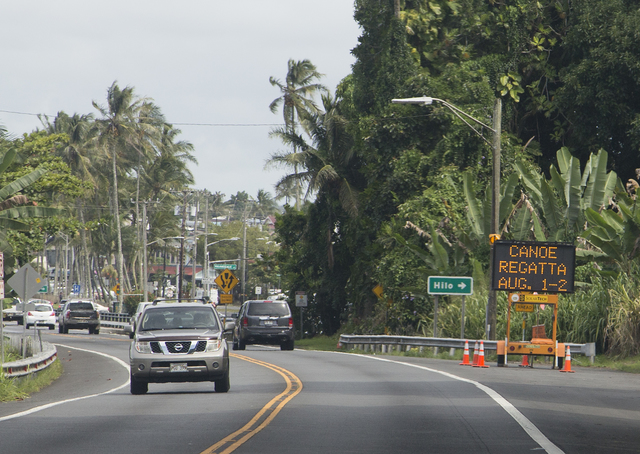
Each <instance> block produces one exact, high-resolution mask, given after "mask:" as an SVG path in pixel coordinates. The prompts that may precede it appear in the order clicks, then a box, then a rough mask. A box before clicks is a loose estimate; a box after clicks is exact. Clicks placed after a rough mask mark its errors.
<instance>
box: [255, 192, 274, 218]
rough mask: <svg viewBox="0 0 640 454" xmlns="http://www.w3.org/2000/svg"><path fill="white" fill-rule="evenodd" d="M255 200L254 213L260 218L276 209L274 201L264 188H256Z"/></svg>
mask: <svg viewBox="0 0 640 454" xmlns="http://www.w3.org/2000/svg"><path fill="white" fill-rule="evenodd" d="M255 202H256V203H255V205H256V214H257V215H258V216H260V217H261V218H266V217H267V216H269V215H270V214H274V213H275V212H276V211H277V210H278V205H277V204H276V201H275V200H274V199H273V197H271V194H270V193H268V192H267V191H265V190H264V189H258V194H257V195H256V200H255Z"/></svg>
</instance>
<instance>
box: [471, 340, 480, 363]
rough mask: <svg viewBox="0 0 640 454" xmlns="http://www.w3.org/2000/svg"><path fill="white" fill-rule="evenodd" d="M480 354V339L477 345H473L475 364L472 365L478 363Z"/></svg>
mask: <svg viewBox="0 0 640 454" xmlns="http://www.w3.org/2000/svg"><path fill="white" fill-rule="evenodd" d="M479 356H480V354H479V353H478V341H476V345H475V346H474V347H473V364H472V366H475V365H477V364H478V357H479Z"/></svg>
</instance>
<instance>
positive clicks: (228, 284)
mask: <svg viewBox="0 0 640 454" xmlns="http://www.w3.org/2000/svg"><path fill="white" fill-rule="evenodd" d="M238 282H239V280H238V278H237V277H236V276H235V275H234V274H233V273H232V272H231V271H229V269H226V268H225V270H224V271H223V272H222V273H220V274H219V275H218V277H216V279H215V283H216V284H218V287H219V288H220V290H221V291H222V292H224V293H226V295H220V304H225V305H226V304H231V303H233V295H231V290H233V287H235V286H236V285H238Z"/></svg>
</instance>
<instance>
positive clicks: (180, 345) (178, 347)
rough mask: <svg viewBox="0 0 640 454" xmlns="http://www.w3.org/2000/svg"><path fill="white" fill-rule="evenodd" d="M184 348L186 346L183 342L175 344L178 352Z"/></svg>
mask: <svg viewBox="0 0 640 454" xmlns="http://www.w3.org/2000/svg"><path fill="white" fill-rule="evenodd" d="M183 348H184V345H182V344H176V345H174V346H173V349H174V350H175V351H177V352H179V351H182V349H183Z"/></svg>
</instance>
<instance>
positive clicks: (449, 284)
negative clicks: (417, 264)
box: [428, 276, 473, 295]
mask: <svg viewBox="0 0 640 454" xmlns="http://www.w3.org/2000/svg"><path fill="white" fill-rule="evenodd" d="M428 293H429V294H431V295H472V294H473V278H471V277H467V276H429V279H428Z"/></svg>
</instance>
